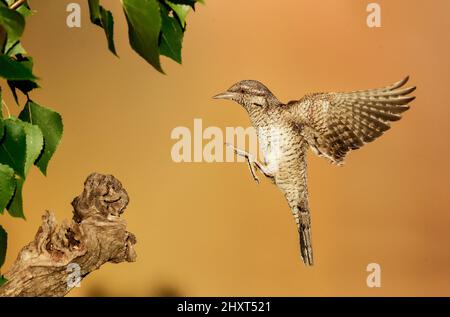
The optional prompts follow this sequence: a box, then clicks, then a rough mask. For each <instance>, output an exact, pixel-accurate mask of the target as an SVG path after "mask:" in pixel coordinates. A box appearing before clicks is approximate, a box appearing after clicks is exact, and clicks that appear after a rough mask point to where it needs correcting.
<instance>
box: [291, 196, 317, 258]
mask: <svg viewBox="0 0 450 317" xmlns="http://www.w3.org/2000/svg"><path fill="white" fill-rule="evenodd" d="M293 211H294V217H295V221H296V222H297V228H298V233H299V238H300V253H301V255H302V259H303V262H305V264H306V265H307V266H312V265H313V264H314V260H313V249H312V239H311V213H310V212H309V208H308V206H307V203H305V201H302V203H300V204H298V205H297V208H294V210H293Z"/></svg>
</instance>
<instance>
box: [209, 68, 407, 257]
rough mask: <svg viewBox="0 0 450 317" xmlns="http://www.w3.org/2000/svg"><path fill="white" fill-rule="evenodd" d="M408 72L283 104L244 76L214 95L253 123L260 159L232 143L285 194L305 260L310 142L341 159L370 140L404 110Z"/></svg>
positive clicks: (321, 152) (333, 159) (320, 151)
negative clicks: (387, 82)
mask: <svg viewBox="0 0 450 317" xmlns="http://www.w3.org/2000/svg"><path fill="white" fill-rule="evenodd" d="M407 81H408V77H407V78H405V79H403V80H401V81H399V82H397V83H395V84H393V85H391V86H387V87H384V88H378V89H371V90H359V91H353V92H332V93H314V94H308V95H306V96H304V97H303V98H302V99H300V100H297V101H290V102H288V103H287V104H284V103H282V102H280V101H279V100H278V99H277V98H276V97H275V96H274V95H273V94H272V93H271V92H270V90H269V89H268V88H267V87H266V86H264V85H263V84H261V83H260V82H258V81H254V80H244V81H240V82H238V83H237V84H235V85H233V86H232V87H231V88H230V89H228V90H227V91H226V92H224V93H221V94H218V95H216V96H214V98H216V99H229V100H233V101H235V102H237V103H239V104H240V105H242V106H243V107H244V108H245V110H246V111H247V112H248V114H249V117H250V121H251V123H252V125H253V126H254V127H255V129H256V132H257V135H258V140H259V144H260V147H261V152H262V153H263V156H264V163H261V162H258V161H257V160H256V159H255V158H254V157H253V156H252V155H251V154H249V153H247V152H245V151H244V150H242V149H237V148H233V149H234V151H235V152H236V154H238V155H241V156H243V157H245V158H246V160H247V162H248V166H249V168H250V172H251V174H252V176H253V178H254V179H255V181H257V182H259V180H258V178H257V176H256V169H259V170H260V171H261V172H262V173H263V174H264V175H265V176H267V177H268V178H270V179H271V180H272V181H273V183H274V184H275V185H277V187H278V188H279V189H280V190H281V191H282V192H283V194H284V195H285V197H286V199H287V201H288V204H289V207H290V208H291V211H292V214H293V215H294V218H295V222H296V223H297V228H298V232H299V236H300V251H301V256H302V259H303V261H304V262H305V264H306V265H313V251H312V243H311V215H310V211H309V207H308V186H307V171H306V170H307V163H306V150H307V149H308V148H311V149H312V150H313V151H314V152H315V153H316V154H318V155H320V156H324V157H326V158H328V159H330V160H331V162H332V163H335V164H339V165H340V164H342V163H343V162H344V158H345V155H346V154H347V153H348V152H349V151H350V150H356V149H359V148H360V147H362V146H363V145H364V144H366V143H369V142H371V141H373V140H375V139H376V138H378V137H379V136H381V135H382V134H383V133H384V132H385V131H387V130H388V129H389V128H390V122H391V121H397V120H399V119H400V118H401V114H402V113H403V112H404V111H406V110H408V109H409V107H408V104H409V103H410V102H411V101H412V100H414V98H415V97H411V96H408V95H409V94H410V93H412V92H413V91H414V90H415V87H410V88H402V87H403V86H404V85H405V84H406V82H407Z"/></svg>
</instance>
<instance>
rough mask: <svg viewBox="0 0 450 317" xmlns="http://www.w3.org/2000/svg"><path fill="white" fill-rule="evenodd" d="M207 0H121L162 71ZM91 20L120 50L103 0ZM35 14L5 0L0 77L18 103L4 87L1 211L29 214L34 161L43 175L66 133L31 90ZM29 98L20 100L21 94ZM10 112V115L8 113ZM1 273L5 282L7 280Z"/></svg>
mask: <svg viewBox="0 0 450 317" xmlns="http://www.w3.org/2000/svg"><path fill="white" fill-rule="evenodd" d="M197 2H201V3H203V0H121V3H122V7H123V11H124V13H125V17H126V20H127V25H128V36H129V42H130V45H131V47H132V48H133V49H134V50H135V51H136V52H137V53H138V54H139V55H140V56H141V57H142V58H144V59H145V60H146V61H147V62H148V63H149V64H150V65H152V66H153V67H154V68H155V69H156V70H158V71H159V72H161V73H163V69H162V67H161V62H160V56H161V55H164V56H166V57H169V58H170V59H172V60H174V61H176V62H177V63H180V64H181V61H182V58H181V49H182V43H183V36H184V32H185V31H186V17H187V15H188V13H189V12H190V11H191V10H195V4H196V3H197ZM88 5H89V14H90V20H91V22H92V23H93V24H95V25H97V26H99V27H101V28H102V29H103V30H104V33H105V36H106V40H107V44H108V49H109V50H110V51H111V52H112V53H113V54H114V55H116V56H117V52H116V47H115V43H114V18H113V15H112V13H111V12H110V11H108V10H106V9H105V8H104V7H103V6H101V4H100V0H88ZM32 14H34V11H32V10H31V8H30V6H29V4H28V1H27V0H0V77H1V78H3V79H5V80H6V83H7V85H8V87H9V88H10V90H11V93H12V95H13V97H14V100H15V102H16V104H17V105H18V106H19V108H20V109H19V110H20V112H19V115H17V116H14V115H12V112H11V111H10V108H9V107H8V106H7V105H6V103H5V101H4V100H3V98H2V87H0V215H2V214H3V213H4V211H5V210H7V211H8V213H9V214H10V215H11V216H12V217H17V218H22V219H25V213H24V210H23V199H22V189H23V186H24V183H25V180H26V178H27V175H28V173H29V171H30V169H31V167H32V166H33V165H35V166H36V167H37V168H38V169H39V170H40V171H41V172H42V173H43V174H44V175H46V174H47V169H48V165H49V162H50V160H51V158H52V157H53V155H54V153H55V151H56V149H57V147H58V144H59V142H60V140H61V137H62V134H63V122H62V118H61V115H60V114H59V113H57V112H55V111H54V110H52V109H49V108H47V107H44V106H42V105H39V104H38V103H37V102H35V101H34V100H33V99H32V98H31V96H30V94H31V92H32V91H33V90H34V89H36V88H40V87H39V85H38V80H39V78H38V77H37V76H36V75H35V74H34V73H33V58H32V57H31V56H30V55H28V54H27V52H26V51H25V49H24V47H23V46H22V43H21V37H22V34H23V32H24V29H25V24H26V23H25V21H26V18H27V17H29V16H30V15H32ZM19 93H20V94H22V95H23V96H24V97H25V99H26V101H25V102H24V104H23V105H22V106H21V103H20V98H19V95H18V94H19ZM4 114H6V116H4ZM6 248H7V233H6V231H5V230H4V228H3V227H2V226H0V268H1V266H2V265H3V264H4V260H5V254H6ZM5 282H6V280H5V279H4V277H3V275H1V273H0V285H2V284H3V283H5Z"/></svg>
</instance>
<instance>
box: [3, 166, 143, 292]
mask: <svg viewBox="0 0 450 317" xmlns="http://www.w3.org/2000/svg"><path fill="white" fill-rule="evenodd" d="M128 201H129V198H128V194H127V192H126V191H125V189H124V188H123V187H122V184H121V183H120V182H119V181H118V180H117V179H116V178H115V177H114V176H112V175H102V174H97V173H94V174H91V175H90V176H89V177H88V178H87V180H86V182H85V183H84V190H83V193H81V194H80V195H79V196H78V197H76V198H75V199H74V200H73V201H72V206H73V218H72V220H71V221H70V222H68V221H64V222H63V223H62V224H61V225H58V224H57V223H56V219H55V216H54V215H53V214H52V213H50V212H48V211H47V212H46V213H45V214H44V215H43V216H42V224H41V226H40V227H39V229H38V231H37V233H36V236H35V238H34V240H33V241H31V242H30V243H29V244H28V245H27V246H25V247H24V248H23V249H22V250H21V251H20V253H19V255H18V257H17V259H16V261H15V262H14V264H13V265H12V267H11V269H10V270H9V271H8V272H7V273H6V274H4V275H5V277H6V278H7V280H8V281H7V282H6V283H5V284H4V285H2V286H1V287H0V296H64V295H66V294H67V293H68V292H69V291H70V290H71V289H72V288H73V287H75V286H76V285H77V282H78V281H80V280H81V279H82V278H83V277H85V276H86V275H88V274H89V273H91V272H92V271H94V270H96V269H98V268H100V266H101V265H102V264H104V263H106V262H113V263H120V262H125V261H126V262H134V261H135V259H136V253H135V251H134V249H133V245H134V244H135V243H136V238H135V236H134V235H133V234H132V233H130V232H128V231H127V230H126V222H125V220H123V219H122V218H120V215H121V214H122V213H123V212H124V210H125V208H126V206H127V205H128ZM78 273H79V274H78Z"/></svg>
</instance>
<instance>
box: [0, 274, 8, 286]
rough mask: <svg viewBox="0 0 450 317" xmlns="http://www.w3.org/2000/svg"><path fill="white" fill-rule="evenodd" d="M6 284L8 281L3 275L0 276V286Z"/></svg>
mask: <svg viewBox="0 0 450 317" xmlns="http://www.w3.org/2000/svg"><path fill="white" fill-rule="evenodd" d="M6 282H8V280H7V279H6V278H5V277H4V276H3V275H0V286H2V285H3V284H5V283H6Z"/></svg>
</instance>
